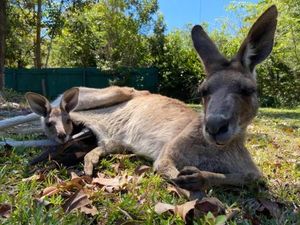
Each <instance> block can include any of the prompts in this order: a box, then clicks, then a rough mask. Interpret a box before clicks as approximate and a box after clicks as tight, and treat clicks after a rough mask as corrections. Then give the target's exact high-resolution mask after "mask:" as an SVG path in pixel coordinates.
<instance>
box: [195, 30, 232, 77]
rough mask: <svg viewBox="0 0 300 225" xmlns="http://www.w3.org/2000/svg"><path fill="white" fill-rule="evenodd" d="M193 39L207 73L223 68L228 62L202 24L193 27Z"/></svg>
mask: <svg viewBox="0 0 300 225" xmlns="http://www.w3.org/2000/svg"><path fill="white" fill-rule="evenodd" d="M192 40H193V43H194V47H195V49H196V51H197V52H198V54H199V56H200V58H201V60H202V62H203V64H204V67H205V70H206V72H207V75H209V74H211V73H213V72H214V71H216V70H218V69H219V68H222V67H223V66H224V64H228V61H227V59H225V57H224V56H223V55H222V54H221V53H220V52H219V50H218V48H217V46H216V45H215V44H214V42H213V41H212V40H211V39H210V38H209V36H208V35H207V34H206V33H205V31H204V30H203V28H202V27H201V26H200V25H196V26H194V27H193V29H192Z"/></svg>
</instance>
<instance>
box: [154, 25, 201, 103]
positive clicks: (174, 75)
mask: <svg viewBox="0 0 300 225" xmlns="http://www.w3.org/2000/svg"><path fill="white" fill-rule="evenodd" d="M188 30H190V29H188ZM158 58H159V59H158V64H157V67H158V68H159V69H160V73H161V83H160V92H161V93H163V94H165V95H168V96H172V97H175V98H178V99H181V100H185V101H188V102H193V100H196V99H197V98H196V97H195V93H196V89H197V86H198V83H199V81H201V80H203V79H204V71H203V67H202V65H201V63H200V60H199V58H198V56H197V54H196V52H195V50H194V49H193V47H192V42H191V38H190V34H189V31H179V30H177V31H174V32H172V33H170V34H168V35H167V36H166V38H165V43H164V48H163V52H162V53H161V54H160V55H159V57H158Z"/></svg>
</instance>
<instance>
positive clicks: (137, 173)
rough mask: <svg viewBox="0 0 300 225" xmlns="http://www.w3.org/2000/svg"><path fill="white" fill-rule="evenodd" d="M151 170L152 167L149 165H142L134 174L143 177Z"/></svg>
mask: <svg viewBox="0 0 300 225" xmlns="http://www.w3.org/2000/svg"><path fill="white" fill-rule="evenodd" d="M149 170H151V167H150V166H147V165H141V166H139V167H137V168H136V169H135V170H134V173H135V174H136V175H138V176H140V175H142V174H143V173H146V172H148V171H149Z"/></svg>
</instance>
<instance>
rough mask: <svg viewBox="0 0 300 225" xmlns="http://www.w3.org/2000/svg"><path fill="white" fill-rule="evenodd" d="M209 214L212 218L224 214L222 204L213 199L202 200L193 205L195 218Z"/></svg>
mask: <svg viewBox="0 0 300 225" xmlns="http://www.w3.org/2000/svg"><path fill="white" fill-rule="evenodd" d="M208 212H211V213H212V214H213V215H214V216H218V215H221V214H225V207H224V205H223V203H222V202H221V201H220V200H219V199H217V198H214V197H210V198H203V199H202V200H200V201H197V202H196V204H195V216H196V217H199V216H203V215H206V214H207V213H208Z"/></svg>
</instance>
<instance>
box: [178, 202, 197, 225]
mask: <svg viewBox="0 0 300 225" xmlns="http://www.w3.org/2000/svg"><path fill="white" fill-rule="evenodd" d="M196 204H197V200H194V201H189V202H186V203H184V204H182V205H177V206H175V214H177V215H179V216H180V217H181V218H183V220H184V221H187V220H189V219H191V218H192V217H193V216H194V215H193V214H194V209H195V205H196Z"/></svg>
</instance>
